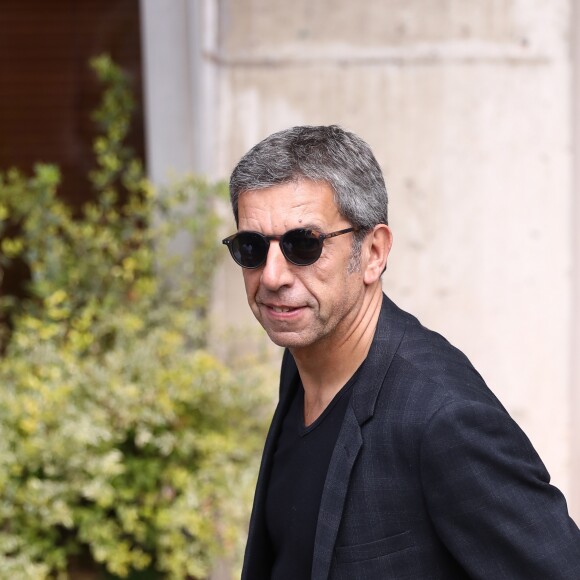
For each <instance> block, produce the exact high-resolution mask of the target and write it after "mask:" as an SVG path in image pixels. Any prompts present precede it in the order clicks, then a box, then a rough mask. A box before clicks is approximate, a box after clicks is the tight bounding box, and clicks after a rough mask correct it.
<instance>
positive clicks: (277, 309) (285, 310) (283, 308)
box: [271, 306, 296, 312]
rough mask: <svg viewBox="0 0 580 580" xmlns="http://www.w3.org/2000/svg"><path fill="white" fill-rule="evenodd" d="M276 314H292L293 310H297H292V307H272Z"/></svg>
mask: <svg viewBox="0 0 580 580" xmlns="http://www.w3.org/2000/svg"><path fill="white" fill-rule="evenodd" d="M271 308H272V310H273V311H274V312H290V311H291V310H296V308H290V306H271Z"/></svg>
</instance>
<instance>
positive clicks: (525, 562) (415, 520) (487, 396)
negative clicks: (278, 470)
mask: <svg viewBox="0 0 580 580" xmlns="http://www.w3.org/2000/svg"><path fill="white" fill-rule="evenodd" d="M296 373H297V369H296V365H295V363H294V359H293V358H292V356H291V355H290V353H289V352H288V351H287V352H286V353H285V354H284V359H283V363H282V374H281V379H280V402H279V404H278V407H277V409H276V412H275V414H274V418H273V421H272V426H271V428H270V432H269V434H268V437H267V439H266V445H265V449H264V455H263V459H262V465H261V468H260V474H259V478H258V485H257V488H256V496H255V499H254V508H253V512H252V518H251V522H250V530H249V538H248V544H247V546H246V556H245V560H244V568H243V572H242V580H265V579H268V578H269V576H270V572H269V570H270V565H271V562H270V557H269V554H270V548H269V545H268V536H267V533H266V530H265V518H264V504H265V495H266V489H267V485H268V475H269V472H270V468H271V464H272V457H273V454H274V449H275V445H276V440H277V437H278V433H279V430H280V426H281V423H282V419H283V417H284V414H285V413H286V409H287V407H288V404H289V402H290V401H291V399H292V389H293V388H295V386H293V385H295V384H296V381H295V378H296ZM390 578H406V579H409V580H419V579H427V578H429V579H445V580H450V579H456V578H482V579H483V578H485V579H489V580H499V579H509V580H515V579H522V580H524V579H525V580H532V579H538V580H559V579H561V580H575V579H580V531H579V530H578V527H577V526H576V525H575V523H574V522H573V521H572V519H571V518H570V517H569V516H568V513H567V508H566V502H565V500H564V497H563V496H562V494H561V493H560V492H559V491H558V490H557V489H556V488H555V487H552V486H551V485H550V484H549V475H548V472H547V471H546V468H545V467H544V465H543V464H542V462H541V460H540V458H539V457H538V455H537V453H536V452H535V450H534V449H533V447H532V445H531V443H530V441H529V440H528V438H527V437H526V436H525V434H524V433H523V432H522V431H521V429H520V428H519V427H518V426H517V425H516V423H515V422H514V421H513V420H512V419H511V417H510V416H509V415H508V413H507V411H506V410H505V409H504V408H503V407H502V405H501V404H500V402H499V401H498V400H497V398H496V397H495V396H494V395H493V394H492V392H491V391H490V390H489V389H488V388H487V386H486V385H485V383H484V382H483V379H482V378H481V377H480V375H479V374H478V373H477V371H476V370H475V369H474V368H473V367H472V366H471V364H470V362H469V361H468V360H467V358H466V357H465V355H463V354H462V353H461V352H460V351H459V350H457V349H456V348H454V347H453V346H451V345H450V344H449V343H448V342H447V341H446V340H445V339H444V338H443V337H442V336H440V335H438V334H436V333H434V332H431V331H429V330H427V329H426V328H424V327H423V326H421V324H420V323H419V322H418V321H417V319H416V318H414V317H413V316H411V315H410V314H408V313H406V312H403V311H402V310H400V309H399V308H398V307H397V306H395V304H393V302H391V301H390V300H389V299H388V298H387V297H386V296H384V297H383V304H382V308H381V314H380V318H379V321H378V326H377V330H376V333H375V337H374V340H373V344H372V346H371V349H370V351H369V354H368V356H367V359H366V361H365V362H364V364H363V366H362V368H361V374H360V378H359V380H358V381H357V382H356V384H355V385H354V390H353V393H352V398H351V401H350V406H349V408H348V409H347V411H346V415H345V418H344V423H343V425H342V429H341V431H340V434H339V436H338V440H337V442H336V446H335V448H334V452H333V455H332V459H331V462H330V466H329V469H328V475H327V477H326V483H325V485H324V491H323V495H322V502H321V506H320V512H319V514H318V526H317V530H316V540H315V548H314V563H313V567H312V579H313V580H326V579H332V580H379V579H390ZM296 580H306V579H296Z"/></svg>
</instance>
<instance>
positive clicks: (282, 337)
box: [266, 329, 312, 349]
mask: <svg viewBox="0 0 580 580" xmlns="http://www.w3.org/2000/svg"><path fill="white" fill-rule="evenodd" d="M266 333H267V334H268V337H269V338H270V340H271V341H272V342H273V343H274V344H276V345H277V346H281V347H282V348H290V349H293V348H301V347H305V346H310V344H312V341H311V340H309V339H308V338H307V337H305V336H303V335H301V334H299V333H297V332H282V331H274V330H272V329H266Z"/></svg>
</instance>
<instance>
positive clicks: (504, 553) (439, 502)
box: [420, 401, 580, 580]
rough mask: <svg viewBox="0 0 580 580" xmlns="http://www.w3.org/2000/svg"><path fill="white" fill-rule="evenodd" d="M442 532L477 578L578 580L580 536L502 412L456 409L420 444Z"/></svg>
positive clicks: (439, 416) (432, 509)
mask: <svg viewBox="0 0 580 580" xmlns="http://www.w3.org/2000/svg"><path fill="white" fill-rule="evenodd" d="M420 469H421V477H422V482H423V490H424V496H425V498H426V503H427V507H428V510H429V513H430V515H431V517H432V521H433V523H434V525H435V527H436V529H437V532H438V534H439V536H440V538H441V539H442V541H443V542H444V543H445V545H446V547H447V548H448V549H449V551H450V552H451V553H452V554H453V555H454V557H455V558H456V559H457V560H458V561H459V562H460V563H461V565H462V566H463V567H464V569H465V570H466V571H467V572H468V573H469V575H470V576H471V577H472V578H485V579H488V578H494V579H500V578H506V579H507V578H509V579H510V580H514V579H522V580H524V579H525V580H529V579H530V578H550V579H551V580H559V579H561V580H570V579H572V578H580V531H579V530H578V527H577V526H576V524H575V523H574V522H573V521H572V519H571V518H570V516H569V515H568V511H567V507H566V502H565V500H564V497H563V495H562V494H561V493H560V491H559V490H558V489H556V488H555V487H553V486H551V485H550V483H549V481H550V476H549V474H548V472H547V470H546V468H545V467H544V465H543V463H542V462H541V460H540V458H539V457H538V455H537V453H536V451H535V450H534V448H533V447H532V445H531V443H530V441H529V440H528V438H527V437H526V435H525V434H524V433H523V431H522V430H521V429H520V428H519V427H518V426H517V424H516V423H515V422H514V421H513V420H512V419H511V417H510V416H509V415H508V414H507V413H506V412H505V410H503V409H501V408H498V407H495V406H492V405H488V404H486V403H481V402H465V401H461V402H451V403H448V404H446V405H445V406H443V407H442V408H440V409H439V410H438V411H437V412H436V413H435V414H434V415H433V416H432V417H431V419H430V421H429V423H428V425H427V428H426V430H425V432H424V436H423V439H422V443H421V450H420Z"/></svg>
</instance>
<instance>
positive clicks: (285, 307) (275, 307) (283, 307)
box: [262, 302, 303, 314]
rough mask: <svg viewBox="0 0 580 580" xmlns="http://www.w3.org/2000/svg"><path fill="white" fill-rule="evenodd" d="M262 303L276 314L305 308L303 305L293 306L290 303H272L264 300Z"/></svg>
mask: <svg viewBox="0 0 580 580" xmlns="http://www.w3.org/2000/svg"><path fill="white" fill-rule="evenodd" d="M262 305H263V306H265V307H266V308H267V309H268V310H269V311H271V312H273V313H275V314H290V313H293V312H296V311H297V310H301V309H302V308H303V306H291V305H289V304H272V303H267V302H263V303H262Z"/></svg>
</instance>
